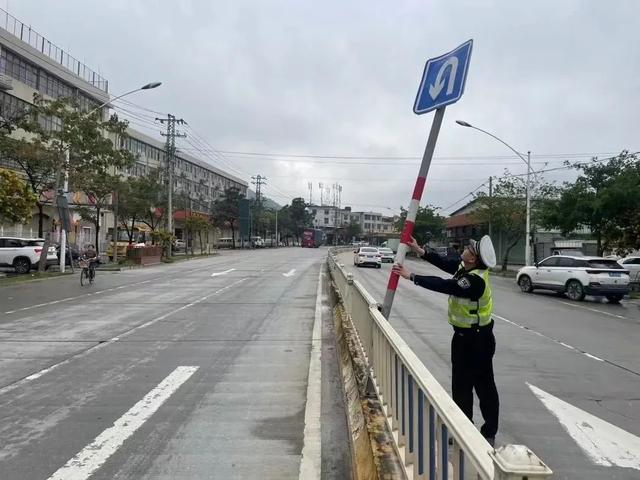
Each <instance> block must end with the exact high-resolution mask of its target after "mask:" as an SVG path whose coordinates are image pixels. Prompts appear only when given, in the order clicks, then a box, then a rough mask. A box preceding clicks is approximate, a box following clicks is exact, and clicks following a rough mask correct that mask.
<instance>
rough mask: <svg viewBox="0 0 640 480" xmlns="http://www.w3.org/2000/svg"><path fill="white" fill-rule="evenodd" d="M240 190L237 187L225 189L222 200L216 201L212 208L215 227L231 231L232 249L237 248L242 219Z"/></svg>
mask: <svg viewBox="0 0 640 480" xmlns="http://www.w3.org/2000/svg"><path fill="white" fill-rule="evenodd" d="M241 198H243V197H242V194H241V193H240V190H239V189H237V188H235V187H230V188H227V189H225V191H224V194H223V196H222V198H219V199H218V200H216V201H215V203H214V204H213V206H212V208H211V218H212V222H213V224H214V225H216V226H218V227H222V228H225V227H227V228H229V229H230V230H231V238H232V241H233V246H232V248H236V228H237V227H238V222H239V219H240V199H241Z"/></svg>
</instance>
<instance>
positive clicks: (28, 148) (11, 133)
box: [0, 109, 58, 238]
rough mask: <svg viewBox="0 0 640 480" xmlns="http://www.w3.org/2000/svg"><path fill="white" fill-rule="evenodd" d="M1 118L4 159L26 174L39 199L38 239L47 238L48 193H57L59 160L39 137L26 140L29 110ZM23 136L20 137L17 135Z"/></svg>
mask: <svg viewBox="0 0 640 480" xmlns="http://www.w3.org/2000/svg"><path fill="white" fill-rule="evenodd" d="M2 113H3V115H2V118H0V156H2V158H3V159H5V161H7V162H8V163H9V164H11V163H13V165H14V166H15V168H16V169H17V170H19V171H21V172H22V173H23V178H24V181H25V182H26V184H27V185H28V186H29V187H30V189H31V192H32V193H33V194H34V195H35V197H36V207H37V208H38V236H39V237H40V238H42V237H44V227H43V220H44V213H43V210H44V205H45V204H46V202H47V199H46V198H45V195H44V194H45V192H48V191H50V190H53V188H54V180H55V174H56V167H57V165H58V163H57V162H58V159H57V155H56V154H55V152H52V151H51V149H50V148H48V145H45V144H43V143H42V142H41V141H40V140H39V139H38V138H37V137H34V138H31V139H26V138H25V137H24V133H25V132H24V127H25V126H26V125H28V124H29V121H30V114H29V110H28V109H21V110H18V111H8V112H7V111H3V112H2ZM16 133H17V134H21V136H20V135H16Z"/></svg>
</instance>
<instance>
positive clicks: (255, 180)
mask: <svg viewBox="0 0 640 480" xmlns="http://www.w3.org/2000/svg"><path fill="white" fill-rule="evenodd" d="M266 180H267V177H263V176H262V175H256V176H255V177H251V183H252V184H254V185H255V186H256V202H257V203H258V204H259V203H260V202H261V199H260V197H261V192H262V189H261V187H262V185H266V184H267V181H266Z"/></svg>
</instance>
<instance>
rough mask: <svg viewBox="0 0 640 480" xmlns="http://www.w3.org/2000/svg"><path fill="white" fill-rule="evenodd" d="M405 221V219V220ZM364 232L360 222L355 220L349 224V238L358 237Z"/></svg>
mask: <svg viewBox="0 0 640 480" xmlns="http://www.w3.org/2000/svg"><path fill="white" fill-rule="evenodd" d="M403 222H404V220H403ZM361 233H362V227H361V226H360V224H359V223H358V222H354V221H353V220H352V221H351V222H350V223H349V225H347V238H348V239H352V238H354V237H358V236H359V235H360V234H361Z"/></svg>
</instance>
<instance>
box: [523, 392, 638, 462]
mask: <svg viewBox="0 0 640 480" xmlns="http://www.w3.org/2000/svg"><path fill="white" fill-rule="evenodd" d="M527 385H528V386H529V388H530V389H531V391H532V392H533V393H534V394H535V396H536V397H538V398H539V399H540V401H541V402H542V403H543V404H544V406H545V407H547V409H549V411H550V412H551V413H552V414H553V415H554V416H555V417H556V418H557V419H558V420H559V421H560V424H561V425H562V426H563V427H564V428H565V430H566V431H567V433H568V434H569V435H570V436H571V438H573V439H574V440H575V442H576V443H577V444H578V446H579V447H580V448H581V449H582V450H583V451H584V452H585V454H586V455H587V456H588V457H589V458H590V459H591V460H593V462H595V463H596V464H598V465H604V466H607V467H613V466H616V467H623V468H634V469H636V470H640V437H636V436H635V435H632V434H631V433H629V432H627V431H625V430H622V429H621V428H618V427H616V426H615V425H612V424H610V423H607V422H605V421H604V420H602V419H600V418H598V417H596V416H594V415H591V414H590V413H587V412H585V411H584V410H580V409H579V408H577V407H574V406H573V405H571V404H569V403H567V402H565V401H563V400H560V399H559V398H557V397H554V396H553V395H551V394H549V393H547V392H545V391H544V390H540V389H539V388H538V387H536V386H534V385H531V384H530V383H527Z"/></svg>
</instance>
